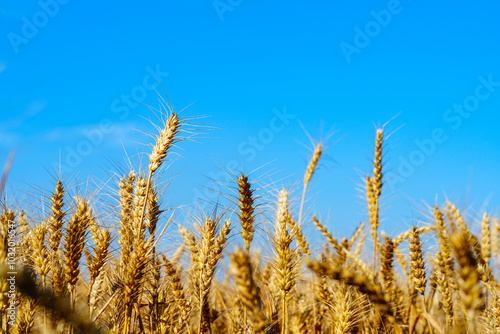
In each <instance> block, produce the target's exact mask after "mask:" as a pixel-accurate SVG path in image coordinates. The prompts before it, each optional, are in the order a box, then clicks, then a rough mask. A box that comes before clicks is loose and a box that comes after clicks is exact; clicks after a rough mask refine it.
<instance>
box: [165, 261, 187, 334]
mask: <svg viewBox="0 0 500 334" xmlns="http://www.w3.org/2000/svg"><path fill="white" fill-rule="evenodd" d="M162 260H163V265H164V266H165V273H166V275H167V277H168V279H169V281H170V290H171V291H172V294H173V296H174V298H175V302H176V305H177V308H178V310H179V316H178V318H177V322H176V323H175V325H174V328H173V332H174V333H179V332H180V331H181V330H182V329H183V327H184V326H185V325H186V322H187V320H188V316H189V314H190V312H191V304H190V302H188V301H187V300H186V296H185V291H184V287H183V286H182V277H181V272H182V268H180V267H176V265H175V264H174V263H173V261H169V260H168V259H167V257H166V256H165V255H163V256H162ZM169 311H170V309H169V308H165V312H169Z"/></svg>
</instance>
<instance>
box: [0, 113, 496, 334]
mask: <svg viewBox="0 0 500 334" xmlns="http://www.w3.org/2000/svg"><path fill="white" fill-rule="evenodd" d="M166 110H168V112H166V113H164V114H163V118H162V119H163V120H164V122H163V124H162V126H161V127H158V131H159V133H158V135H157V136H156V138H155V143H154V145H153V147H152V149H151V153H150V154H149V156H148V159H149V162H148V163H147V164H145V166H147V167H146V169H143V168H141V167H139V168H137V169H134V168H132V167H131V169H130V170H128V171H126V172H124V173H123V174H122V175H121V177H120V178H119V180H117V182H116V183H117V184H116V187H112V189H115V190H114V191H115V193H114V197H115V198H117V203H118V204H117V205H115V206H112V207H111V209H109V210H108V212H101V211H102V210H101V209H100V208H101V206H99V205H97V204H98V203H96V202H97V201H98V200H97V198H98V196H97V194H92V195H89V194H76V196H75V197H73V196H72V195H70V194H69V192H68V190H67V187H68V185H67V184H66V183H65V182H67V181H64V178H63V177H62V176H60V178H59V179H58V180H57V182H56V186H55V189H54V191H53V193H51V194H45V197H46V198H47V202H50V203H49V204H48V203H46V204H48V206H46V207H50V210H48V211H47V210H41V209H39V208H38V207H37V206H31V205H25V204H24V203H23V202H22V201H21V202H20V203H15V202H14V200H13V199H11V198H10V196H11V194H10V193H9V192H7V191H5V192H4V193H3V195H2V196H3V198H2V202H1V206H0V240H1V242H0V262H1V265H2V267H1V268H2V269H1V270H2V275H1V278H0V289H1V292H2V293H1V294H0V314H1V319H2V329H3V332H5V333H121V334H127V333H213V334H215V333H262V334H263V333H280V334H288V333H294V334H302V333H311V334H312V333H436V334H441V333H442V334H446V333H500V288H499V284H498V274H499V270H498V264H499V244H500V241H499V236H500V223H499V220H498V218H496V217H490V216H489V215H488V213H484V216H483V219H482V221H481V222H480V227H479V228H478V230H479V231H480V234H474V233H473V230H474V228H471V226H472V224H473V222H472V221H467V219H466V217H465V216H464V215H463V213H462V212H460V210H459V209H458V208H457V207H456V206H455V205H454V204H453V203H450V202H445V203H436V204H435V206H434V207H433V208H431V209H430V210H429V212H428V214H429V215H428V216H429V217H432V218H430V219H429V221H428V224H427V225H421V226H413V227H412V228H411V229H410V230H408V231H406V232H404V233H402V234H400V235H395V236H389V235H387V234H386V233H384V232H382V231H381V229H380V227H381V224H380V202H381V200H383V196H382V195H383V194H384V170H383V165H384V162H383V156H384V154H383V147H384V145H383V144H384V129H383V128H380V129H377V131H376V134H375V149H374V158H373V171H372V172H371V173H370V175H366V177H365V182H366V183H365V185H364V187H365V189H364V190H365V195H366V206H367V209H368V213H369V215H368V217H367V224H365V223H361V224H360V225H359V227H358V228H357V229H356V230H355V231H354V233H353V235H352V236H350V237H345V238H342V239H339V238H336V237H334V234H332V232H331V231H329V230H328V228H327V227H326V225H325V223H324V222H322V221H321V219H320V218H318V217H316V216H315V215H311V214H310V212H309V210H304V203H305V199H306V197H307V189H308V185H309V182H310V181H311V179H313V178H314V175H315V170H316V168H317V166H318V162H319V161H320V160H321V158H322V156H323V155H322V153H323V149H324V147H323V146H322V145H320V144H318V145H316V147H314V149H313V154H312V156H311V158H310V162H309V164H308V166H307V167H306V168H305V172H304V178H303V185H302V194H301V196H300V200H299V201H295V200H292V198H291V194H292V193H293V190H294V189H285V188H283V189H280V188H277V187H276V186H273V187H270V188H269V189H260V190H261V191H265V192H267V193H268V194H274V195H275V198H274V200H273V203H274V204H273V208H271V209H266V210H267V211H266V213H264V211H265V210H264V209H262V207H261V205H263V204H269V203H262V202H260V201H261V200H262V199H261V197H259V196H257V192H256V190H257V186H256V183H255V182H256V180H253V179H252V174H251V173H247V172H245V171H242V172H241V173H239V174H238V175H234V180H233V184H232V185H228V188H230V189H234V190H235V191H234V194H235V195H234V198H233V201H231V203H232V206H230V207H222V206H220V207H214V209H213V211H210V212H205V213H199V212H191V213H190V215H191V217H192V220H193V221H194V228H193V227H192V226H181V225H180V224H179V223H178V222H176V212H175V210H174V209H175V208H169V207H163V204H162V198H161V197H162V196H161V194H162V192H163V188H162V187H163V185H162V184H160V183H159V182H158V178H157V174H158V173H161V172H160V171H161V170H162V168H165V166H166V164H164V162H165V161H168V160H169V157H170V155H171V154H172V153H173V152H174V151H175V150H176V149H177V146H178V145H181V141H182V140H183V139H186V138H188V137H189V136H190V129H189V121H188V120H187V119H183V118H181V117H180V115H179V114H177V113H175V112H173V111H172V109H170V106H169V107H168V108H166ZM360 153H361V154H362V153H363V152H360ZM7 172H8V168H6V171H5V173H4V176H5V175H6V173H7ZM3 184H4V182H3V181H2V188H3ZM103 191H104V190H103ZM174 195H175V194H170V196H174ZM214 206H217V204H214ZM313 213H314V212H313ZM160 223H161V224H160ZM163 224H164V225H163ZM162 225H163V226H162ZM160 226H161V228H160ZM175 226H178V230H179V233H180V235H181V236H182V240H180V241H179V243H178V244H177V245H176V250H175V251H174V252H164V251H163V250H161V249H159V248H158V241H159V240H160V239H161V238H165V236H166V235H167V234H169V233H173V231H174V227H175ZM306 226H307V227H310V226H316V227H317V229H318V230H319V232H320V233H321V234H322V235H323V236H324V239H323V240H324V241H323V242H322V245H318V244H317V243H312V241H310V240H308V237H307V236H306V234H307V233H305V232H304V231H305V227H306ZM365 226H366V228H365ZM239 234H241V238H240V236H238V235H239ZM258 237H261V238H264V239H265V240H268V241H269V244H268V245H267V249H260V248H259V247H258V245H256V241H255V240H256V238H258ZM13 240H14V244H12V242H13ZM16 242H17V244H16ZM261 244H264V243H261ZM427 245H432V247H427ZM14 246H15V247H14ZM14 248H15V249H14ZM431 249H432V251H431ZM433 250H436V251H433Z"/></svg>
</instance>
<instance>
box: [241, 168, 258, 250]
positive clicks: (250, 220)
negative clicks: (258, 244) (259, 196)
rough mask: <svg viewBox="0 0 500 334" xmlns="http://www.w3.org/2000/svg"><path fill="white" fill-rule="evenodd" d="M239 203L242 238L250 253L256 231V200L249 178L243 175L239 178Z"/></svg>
mask: <svg viewBox="0 0 500 334" xmlns="http://www.w3.org/2000/svg"><path fill="white" fill-rule="evenodd" d="M238 203H239V211H240V213H239V215H238V217H239V218H240V223H241V236H242V237H243V240H244V242H245V248H246V249H247V251H250V244H251V243H252V240H253V234H254V231H255V226H254V224H255V221H254V218H255V216H254V211H255V205H254V198H253V190H252V185H251V183H250V182H248V176H246V175H244V174H243V173H241V176H240V177H238Z"/></svg>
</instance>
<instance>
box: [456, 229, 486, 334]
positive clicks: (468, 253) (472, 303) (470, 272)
mask: <svg viewBox="0 0 500 334" xmlns="http://www.w3.org/2000/svg"><path fill="white" fill-rule="evenodd" d="M450 241H451V244H452V247H453V251H454V253H455V258H456V259H457V262H458V264H459V265H460V269H459V277H458V285H459V288H460V296H461V298H460V299H461V301H462V303H463V305H464V307H465V309H466V311H467V316H468V322H469V329H472V330H473V331H472V332H471V333H473V332H475V329H474V324H475V318H476V315H477V314H478V312H479V311H482V310H483V309H484V306H485V303H484V295H483V291H482V288H481V284H480V274H479V273H478V271H477V261H476V258H475V257H474V252H473V251H472V249H471V245H470V243H469V237H468V235H467V234H465V233H463V232H461V231H457V232H455V233H453V235H451V238H450Z"/></svg>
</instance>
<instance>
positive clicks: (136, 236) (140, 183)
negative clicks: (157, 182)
mask: <svg viewBox="0 0 500 334" xmlns="http://www.w3.org/2000/svg"><path fill="white" fill-rule="evenodd" d="M147 193H148V190H147V181H146V180H145V179H144V178H143V177H142V176H137V181H136V184H135V188H134V200H133V205H134V208H133V210H132V224H131V225H132V235H133V242H132V243H133V245H134V247H136V244H138V243H142V242H143V240H144V238H145V231H146V226H145V224H144V221H143V206H144V205H146V202H147Z"/></svg>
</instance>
